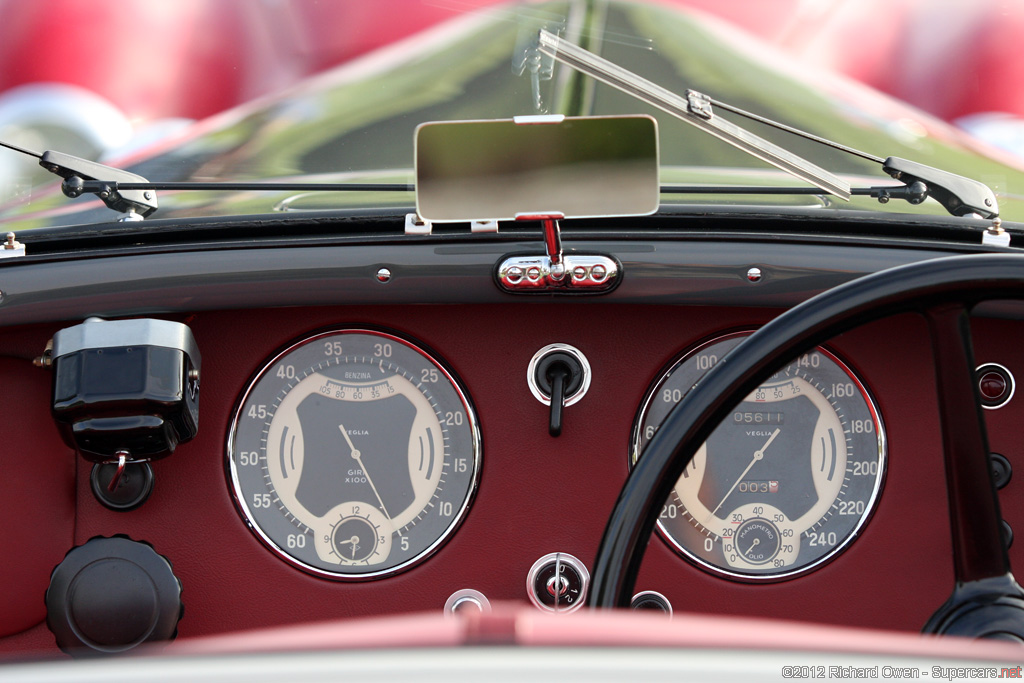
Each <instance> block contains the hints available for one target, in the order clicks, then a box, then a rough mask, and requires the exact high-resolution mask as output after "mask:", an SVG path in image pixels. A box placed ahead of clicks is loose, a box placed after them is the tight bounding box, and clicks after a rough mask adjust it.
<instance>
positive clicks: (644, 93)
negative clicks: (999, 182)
mask: <svg viewBox="0 0 1024 683" xmlns="http://www.w3.org/2000/svg"><path fill="white" fill-rule="evenodd" d="M538 50H539V51H540V52H541V53H542V54H544V55H546V56H548V57H551V58H552V59H555V60H557V61H559V62H562V63H563V64H566V65H568V66H570V67H572V68H574V69H576V70H578V71H580V72H581V73H584V74H586V75H588V76H590V77H592V78H595V79H597V80H599V81H601V82H602V83H607V84H608V85H610V86H612V87H613V88H617V89H618V90H621V91H623V92H625V93H626V94H628V95H632V96H633V97H635V98H637V99H639V100H641V101H643V102H646V103H648V104H651V105H653V106H655V107H658V108H659V109H662V110H663V111H666V112H668V113H669V114H672V115H673V116H676V117H678V118H680V119H682V120H683V121H686V122H687V123H690V124H693V125H694V126H697V127H698V128H700V129H702V130H704V131H706V132H708V133H710V134H712V135H714V136H716V137H718V138H721V139H722V140H725V141H726V142H728V143H730V144H732V145H734V146H736V147H738V148H740V149H742V150H744V151H745V152H747V153H749V154H752V155H753V156H755V157H757V158H759V159H761V160H763V161H767V162H768V163H770V164H772V165H774V166H777V167H778V168H781V169H782V170H784V171H788V172H789V173H791V174H793V175H795V176H797V177H798V178H801V179H803V180H806V181H807V182H809V183H811V184H812V185H815V186H816V187H819V188H821V189H823V190H825V191H827V192H829V193H831V194H834V195H836V196H838V197H840V198H842V199H847V200H848V199H849V198H850V196H851V194H870V195H871V196H874V197H878V199H879V201H883V202H886V201H889V199H906V200H907V201H908V202H910V203H911V204H920V203H921V202H923V201H924V200H925V199H926V198H928V197H932V198H933V199H935V200H936V201H937V202H939V203H940V204H941V205H942V206H943V207H945V209H946V210H947V211H949V212H950V213H951V214H953V215H954V216H975V217H978V218H996V217H997V216H999V203H998V202H997V201H996V196H995V193H994V192H992V190H991V189H990V188H989V187H988V186H987V185H985V184H984V183H980V182H978V181H976V180H972V179H970V178H965V177H963V176H959V175H956V174H954V173H949V172H948V171H942V170H940V169H937V168H933V167H931V166H927V165H925V164H921V163H917V162H915V161H910V160H907V159H901V158H900V157H889V158H887V159H883V158H881V157H878V156H875V155H873V154H868V153H867V152H862V151H860V150H858V149H854V148H853V147H847V146H846V145H842V144H840V143H838V142H834V141H832V140H829V139H827V138H823V137H819V136H817V135H814V134H812V133H808V132H807V131H803V130H800V129H799V128H793V127H792V126H787V125H785V124H783V123H779V122H778V121H773V120H771V119H768V118H765V117H763V116H758V115H757V114H753V113H751V112H748V111H744V110H742V109H740V108H738V107H734V106H732V105H729V104H726V103H724V102H719V101H718V100H715V99H712V98H710V97H708V96H707V95H705V94H703V93H699V92H697V91H695V90H687V91H686V97H685V98H684V97H681V96H680V95H677V94H676V93H673V92H672V91H670V90H667V89H665V88H663V87H661V86H659V85H656V84H655V83H652V82H651V81H648V80H646V79H645V78H642V77H641V76H638V75H636V74H634V73H633V72H631V71H629V70H627V69H624V68H622V67H620V66H618V65H617V64H614V63H613V62H610V61H608V60H606V59H603V58H602V57H598V56H597V55H595V54H593V53H592V52H588V51H587V50H585V49H583V48H581V47H579V46H578V45H574V44H573V43H570V42H568V41H565V40H562V39H561V38H559V37H558V36H556V35H554V34H553V33H550V32H548V31H544V30H541V31H540V34H539V39H538ZM712 107H717V108H720V109H724V110H726V111H729V112H732V113H734V114H737V115H739V116H743V117H746V118H748V119H751V120H754V121H757V122H759V123H763V124H766V125H769V126H772V127H774V128H777V129H779V130H783V131H786V132H788V133H792V134H794V135H799V136H800V137H803V138H806V139H808V140H813V141H814V142H818V143H820V144H823V145H827V146H829V147H831V148H833V149H837V150H840V151H842V152H846V153H847V154H852V155H854V156H858V157H861V158H863V159H867V160H868V161H872V162H875V163H878V164H881V166H882V169H883V170H884V171H885V172H886V173H888V174H889V175H890V176H892V177H893V178H895V179H896V180H899V181H900V182H902V183H904V186H903V187H895V188H886V187H881V188H868V189H867V191H865V190H863V189H861V190H860V191H857V192H851V188H850V186H849V184H847V183H845V182H844V181H842V180H841V179H839V178H838V177H837V176H835V175H834V174H832V173H829V172H828V171H826V170H824V169H822V168H820V167H818V166H816V165H814V164H813V163H811V162H809V161H807V160H806V159H803V158H802V157H799V156H797V155H795V154H793V153H791V152H788V151H786V150H785V149H782V148H781V147H778V146H777V145H775V144H773V143H771V142H768V141H767V140H764V139H763V138H760V137H758V136H756V135H754V134H753V133H751V132H750V131H748V130H746V129H744V128H741V127H740V126H737V125H736V124H734V123H732V122H730V121H727V120H725V119H722V118H721V117H718V116H715V114H714V111H713V109H712Z"/></svg>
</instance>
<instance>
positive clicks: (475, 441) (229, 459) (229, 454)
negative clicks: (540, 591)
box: [225, 326, 482, 582]
mask: <svg viewBox="0 0 1024 683" xmlns="http://www.w3.org/2000/svg"><path fill="white" fill-rule="evenodd" d="M338 335H366V336H371V337H375V338H378V339H380V340H382V343H383V342H391V343H396V344H401V345H402V346H404V347H406V348H407V349H409V350H410V351H412V352H413V353H416V354H418V355H419V356H421V357H422V359H423V360H425V361H426V362H427V364H429V365H431V366H433V367H434V368H436V369H437V370H438V372H439V373H440V374H441V376H442V377H443V381H445V382H447V383H448V385H449V387H450V388H451V389H452V390H453V392H454V394H455V396H456V397H457V398H458V400H459V402H461V404H462V408H463V410H464V413H465V416H466V417H465V420H466V422H465V429H468V438H469V442H470V450H471V460H472V465H471V469H472V471H471V472H470V473H469V483H468V490H467V491H466V493H465V495H464V497H463V499H462V503H461V505H460V506H459V508H458V510H457V511H456V512H455V513H454V515H453V516H452V518H451V521H450V522H449V523H448V524H447V526H445V528H444V529H443V531H442V532H441V533H440V535H438V537H437V538H435V539H433V541H431V542H430V543H429V544H428V545H427V546H426V547H424V548H423V549H422V550H420V551H419V552H417V553H416V554H415V555H414V556H412V557H410V558H408V559H406V560H403V561H402V562H401V563H399V564H396V565H393V566H389V567H387V568H385V569H381V570H379V571H369V572H363V573H358V574H356V573H345V572H343V571H330V570H327V569H324V568H322V567H317V566H315V565H312V564H309V563H308V562H304V561H302V560H300V559H298V558H296V557H295V556H294V555H292V554H291V553H289V552H288V550H287V549H285V548H282V547H281V544H280V543H279V542H277V541H275V540H274V539H273V538H272V537H271V536H270V535H269V534H268V533H266V531H264V529H263V528H262V527H261V525H260V524H259V523H258V522H257V520H256V517H255V514H254V513H253V511H252V510H251V509H250V506H249V504H248V501H247V499H246V494H245V492H244V491H243V487H242V482H241V481H240V478H239V472H238V467H239V466H238V464H237V463H236V462H235V457H234V455H235V448H236V436H237V433H238V427H239V422H240V419H241V418H242V416H243V411H244V410H245V408H246V406H247V405H248V402H249V400H250V397H251V396H252V394H253V392H254V390H255V389H256V387H257V386H259V384H260V381H261V380H262V379H263V378H264V377H265V376H266V375H267V373H268V372H270V371H271V370H272V369H273V368H275V367H276V366H277V365H278V364H279V363H280V362H281V361H282V359H284V358H286V357H287V356H289V355H290V354H292V353H294V352H295V351H297V350H298V349H300V348H302V347H304V346H306V345H308V344H313V343H316V342H318V341H320V340H324V339H325V338H328V337H334V336H338ZM292 388H294V387H292ZM290 390H291V389H288V390H287V391H290ZM287 391H285V392H284V393H285V394H286V393H287ZM281 398H283V395H279V396H278V399H277V400H278V403H280V400H281ZM271 421H272V418H268V422H267V428H269V424H270V422H271ZM261 429H262V428H261ZM264 448H265V447H264ZM263 457H265V453H264V455H263ZM481 463H482V440H481V436H480V428H479V421H478V418H477V415H476V411H475V409H474V407H473V404H472V402H471V400H470V398H469V395H468V393H467V392H466V390H465V389H464V387H463V385H462V383H461V381H460V380H459V379H458V378H457V377H456V375H455V374H454V372H453V371H452V370H451V368H450V367H449V366H448V364H447V363H446V362H444V361H443V360H442V359H441V358H440V356H439V355H438V354H436V353H434V352H433V351H431V350H429V349H428V348H427V347H425V346H424V345H423V344H421V343H419V342H414V341H413V340H412V339H410V338H407V337H404V336H402V335H401V334H399V333H397V332H393V331H390V330H385V329H381V328H375V327H372V326H357V327H332V328H329V329H323V330H319V331H316V332H313V333H311V334H309V335H306V336H303V337H302V338H300V339H297V340H295V341H293V342H290V343H289V344H288V345H287V346H285V347H284V348H282V349H280V350H279V351H277V352H276V353H274V354H273V355H272V356H270V357H269V358H268V359H267V360H266V361H264V362H263V363H262V364H261V365H260V368H259V370H257V371H256V373H254V374H253V375H252V377H251V378H250V379H249V381H248V382H247V384H246V387H245V390H244V391H243V392H242V393H241V395H240V396H239V398H238V400H237V401H236V403H235V406H234V408H233V411H232V419H231V424H230V427H229V430H228V438H227V444H226V451H225V471H226V475H227V479H228V482H229V489H230V491H231V498H232V501H233V503H234V505H235V508H236V510H237V511H238V513H239V515H240V516H241V518H242V520H243V521H244V522H245V524H246V526H247V527H248V528H249V530H250V531H251V532H252V533H253V534H254V535H255V536H256V538H258V539H259V540H260V542H261V543H262V544H263V545H264V546H265V547H266V548H267V549H269V550H270V551H271V552H272V553H273V554H274V555H275V556H277V557H278V558H280V559H282V560H284V561H285V562H286V563H288V564H289V565H291V566H292V567H295V568H297V569H300V570H302V571H304V572H306V573H308V574H311V575H313V576H317V577H320V578H324V579H329V580H332V581H343V582H363V581H371V580H376V579H381V578H385V577H389V576H393V575H395V574H399V573H401V572H404V571H406V570H408V569H411V568H413V567H415V566H416V565H418V564H420V563H422V562H423V561H425V560H426V559H428V558H429V557H430V556H432V555H433V554H434V553H436V552H437V551H438V550H439V549H440V548H441V546H442V545H444V543H445V542H446V541H448V540H449V539H450V538H451V536H452V534H453V533H454V532H455V531H456V530H457V529H458V528H459V526H460V525H461V524H462V523H463V522H464V521H465V517H466V514H467V512H468V511H469V508H470V507H471V505H472V503H473V500H474V498H475V497H476V492H477V488H478V486H479V482H480V468H481Z"/></svg>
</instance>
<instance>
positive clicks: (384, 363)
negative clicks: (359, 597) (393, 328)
mask: <svg viewBox="0 0 1024 683" xmlns="http://www.w3.org/2000/svg"><path fill="white" fill-rule="evenodd" d="M227 459H228V469H229V472H230V476H231V483H232V486H233V490H234V494H235V498H236V502H237V504H238V508H239V510H241V512H242V514H243V515H244V516H245V518H246V520H247V522H248V523H249V525H250V527H251V528H252V529H253V531H254V532H255V533H256V534H257V535H258V536H259V537H260V539H261V540H262V541H263V542H264V543H265V544H266V545H267V546H268V547H270V548H271V550H273V551H274V552H276V553H278V554H279V555H280V556H281V557H283V558H284V559H285V560H287V561H289V562H290V563H292V564H294V565H296V566H298V567H300V568H302V569H304V570H306V571H309V572H311V573H314V574H317V575H320V576H325V577H328V578H336V579H343V580H344V579H349V580H358V579H369V578H376V577H381V576H387V575H389V574H393V573H395V572H398V571H401V570H403V569H406V568H408V567H410V566H412V565H413V564H415V563H416V562H418V561H420V560H422V559H424V558H425V557H426V556H427V555H429V554H430V553H431V552H433V551H434V550H435V549H436V548H437V547H438V546H439V545H440V544H441V542H442V541H443V540H444V539H445V538H446V537H447V536H448V535H449V534H450V533H451V532H452V531H453V530H454V529H455V527H456V526H458V524H459V522H460V521H461V519H462V516H463V515H464V514H465V512H466V510H467V508H468V507H469V502H470V499H471V498H472V495H473V492H474V490H475V487H476V480H477V472H478V470H479V467H480V439H479V433H478V430H477V423H476V417H475V415H474V414H473V410H472V408H471V406H470V405H469V402H468V401H467V400H466V397H465V395H464V393H463V392H462V391H461V390H460V388H459V386H458V384H457V383H456V381H455V379H454V378H453V377H452V376H451V375H450V374H449V373H448V372H447V371H446V370H445V369H444V368H443V367H442V366H441V365H440V364H439V363H438V362H437V361H435V360H434V359H433V358H431V357H430V356H429V355H427V353H426V352H424V351H423V350H422V349H420V348H418V347H416V346H415V345H413V344H412V343H410V342H409V341H406V340H404V339H401V338H399V337H396V336H394V335H390V334H384V333H381V332H374V331H369V330H340V331H333V332H327V333H323V334H319V335H316V336H313V337H310V338H308V339H304V340H302V341H300V342H298V343H296V344H294V345H293V346H291V347H290V348H288V349H287V350H285V351H283V352H282V353H280V354H279V355H278V356H276V357H275V358H273V359H271V360H270V361H269V362H268V363H267V364H266V365H265V366H264V367H263V369H262V370H261V371H260V372H259V374H258V375H257V377H256V379H255V380H254V381H253V382H252V384H251V385H250V386H249V388H248V389H247V390H246V392H245V395H244V396H243V398H242V400H241V402H240V404H239V406H238V410H237V412H236V413H235V418H234V423H233V425H232V429H231V434H230V437H229V440H228V453H227Z"/></svg>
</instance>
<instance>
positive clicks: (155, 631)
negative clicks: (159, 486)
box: [46, 537, 184, 656]
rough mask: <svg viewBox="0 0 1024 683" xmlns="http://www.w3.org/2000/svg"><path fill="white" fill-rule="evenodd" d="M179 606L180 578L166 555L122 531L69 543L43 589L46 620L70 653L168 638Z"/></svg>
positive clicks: (173, 633) (174, 632)
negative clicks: (75, 544)
mask: <svg viewBox="0 0 1024 683" xmlns="http://www.w3.org/2000/svg"><path fill="white" fill-rule="evenodd" d="M183 609H184V608H183V606H182V602H181V582H180V581H178V578H177V577H176V576H175V575H174V572H173V570H172V569H171V565H170V563H169V562H168V561H167V559H166V558H165V557H163V556H162V555H159V554H157V552H156V551H155V550H153V548H152V546H150V545H148V544H146V543H139V542H136V541H132V540H130V539H128V538H123V537H115V538H94V539H92V540H90V541H89V542H87V543H86V544H85V545H81V546H78V547H77V548H74V549H72V550H71V552H69V553H68V554H67V556H66V557H65V558H64V560H63V561H62V562H61V563H60V564H59V565H57V567H56V569H54V570H53V574H52V575H51V577H50V587H49V588H47V590H46V624H47V626H49V627H50V630H51V631H52V632H53V634H54V636H56V639H57V645H58V646H59V647H60V649H61V650H63V651H64V652H66V653H68V654H70V655H74V656H82V655H91V654H100V653H114V652H123V651H125V650H130V649H132V648H134V647H136V646H138V645H141V644H142V643H147V642H155V641H161V640H172V639H173V638H174V637H175V636H176V635H177V632H178V620H179V619H181V615H182V611H183Z"/></svg>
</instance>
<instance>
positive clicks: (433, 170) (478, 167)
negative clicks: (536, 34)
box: [416, 116, 659, 222]
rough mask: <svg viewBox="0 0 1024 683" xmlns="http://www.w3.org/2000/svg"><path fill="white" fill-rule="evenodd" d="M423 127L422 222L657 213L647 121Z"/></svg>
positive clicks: (419, 135) (419, 145) (419, 134)
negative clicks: (555, 215)
mask: <svg viewBox="0 0 1024 683" xmlns="http://www.w3.org/2000/svg"><path fill="white" fill-rule="evenodd" d="M551 118H555V119H558V118H560V117H544V118H543V119H539V117H524V118H523V119H517V120H512V119H503V120H494V121H449V122H438V123H424V124H422V125H420V126H419V127H418V128H417V129H416V209H417V211H418V212H419V215H420V216H421V217H423V218H425V219H427V220H430V221H437V222H451V221H470V220H494V219H497V220H512V219H514V218H515V216H516V214H553V213H561V214H563V215H564V216H565V217H566V218H591V217H603V216H637V215H643V214H649V213H653V212H654V211H656V210H657V208H658V193H659V187H658V129H657V124H656V123H655V121H654V119H653V118H651V117H649V116H599V117H578V118H575V117H566V118H563V119H561V120H560V122H553V123H534V122H531V123H522V122H520V121H523V120H531V119H532V120H533V121H536V120H538V119H539V120H546V119H551Z"/></svg>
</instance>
